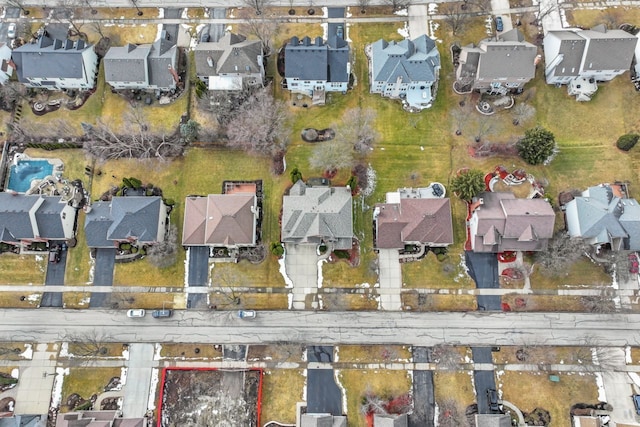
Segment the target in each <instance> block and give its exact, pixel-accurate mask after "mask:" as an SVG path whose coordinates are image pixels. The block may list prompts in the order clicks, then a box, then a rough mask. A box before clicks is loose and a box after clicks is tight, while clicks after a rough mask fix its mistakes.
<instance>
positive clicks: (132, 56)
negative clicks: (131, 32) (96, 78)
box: [103, 30, 179, 92]
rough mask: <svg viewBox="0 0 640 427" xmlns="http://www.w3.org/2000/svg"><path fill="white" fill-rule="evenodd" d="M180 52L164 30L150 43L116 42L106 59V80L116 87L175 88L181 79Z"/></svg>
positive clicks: (142, 88) (140, 88)
mask: <svg viewBox="0 0 640 427" xmlns="http://www.w3.org/2000/svg"><path fill="white" fill-rule="evenodd" d="M178 53H179V52H178V47H177V46H176V43H175V41H172V40H170V37H169V34H168V33H167V32H166V31H165V30H163V31H162V32H161V36H160V38H159V39H158V40H156V41H155V42H153V43H151V44H140V45H136V44H133V43H128V44H127V45H125V46H113V47H111V48H109V50H108V51H107V54H106V55H105V56H104V59H103V63H104V78H105V81H106V82H107V83H108V84H109V85H110V86H111V87H112V88H114V89H116V90H123V89H131V90H159V91H162V92H168V91H171V90H174V89H175V88H176V86H177V85H178V83H179V78H178V74H177V71H176V69H177V63H178Z"/></svg>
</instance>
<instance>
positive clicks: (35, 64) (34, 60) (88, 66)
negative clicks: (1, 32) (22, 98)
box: [11, 35, 98, 90]
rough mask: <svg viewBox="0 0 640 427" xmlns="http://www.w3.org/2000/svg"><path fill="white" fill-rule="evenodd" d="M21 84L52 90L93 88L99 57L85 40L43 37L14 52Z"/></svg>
mask: <svg viewBox="0 0 640 427" xmlns="http://www.w3.org/2000/svg"><path fill="white" fill-rule="evenodd" d="M11 57H12V60H13V63H14V64H15V70H16V74H17V76H18V81H19V82H20V83H22V84H24V85H25V86H27V87H33V88H44V89H50V90H63V89H79V90H89V89H93V88H94V87H95V84H96V78H97V76H98V55H96V53H95V51H94V49H93V46H92V45H89V44H87V43H86V42H85V41H84V40H69V39H66V40H60V39H52V38H50V37H48V36H46V35H42V36H40V38H38V40H37V41H36V42H35V43H26V44H23V45H22V46H20V47H18V48H16V49H14V50H13V52H12V55H11Z"/></svg>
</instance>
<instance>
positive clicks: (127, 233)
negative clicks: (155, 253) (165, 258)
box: [84, 197, 162, 247]
mask: <svg viewBox="0 0 640 427" xmlns="http://www.w3.org/2000/svg"><path fill="white" fill-rule="evenodd" d="M161 205H162V198H161V197H114V198H113V199H112V200H111V202H95V203H94V204H93V206H92V209H91V212H89V213H87V217H86V220H85V226H84V228H85V234H86V237H87V246H89V247H112V246H113V245H114V243H113V242H114V241H118V240H127V239H130V238H133V239H136V240H138V241H140V242H155V241H156V237H157V234H158V227H159V225H160V224H159V220H160V208H161Z"/></svg>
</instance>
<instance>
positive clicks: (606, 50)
mask: <svg viewBox="0 0 640 427" xmlns="http://www.w3.org/2000/svg"><path fill="white" fill-rule="evenodd" d="M580 35H581V36H582V37H584V38H585V39H587V50H586V52H585V56H584V61H583V69H584V70H593V71H598V70H627V69H629V67H630V66H631V61H632V59H633V55H634V52H635V48H636V44H637V42H638V38H637V37H636V36H633V35H631V34H629V33H627V32H626V31H623V30H608V31H606V32H601V31H594V30H584V31H580Z"/></svg>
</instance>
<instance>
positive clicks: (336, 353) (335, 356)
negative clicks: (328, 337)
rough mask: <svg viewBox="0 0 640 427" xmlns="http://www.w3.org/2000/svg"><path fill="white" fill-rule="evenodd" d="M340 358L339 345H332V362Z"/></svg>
mask: <svg viewBox="0 0 640 427" xmlns="http://www.w3.org/2000/svg"><path fill="white" fill-rule="evenodd" d="M339 360H340V346H335V347H333V363H336V362H338V361H339Z"/></svg>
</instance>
